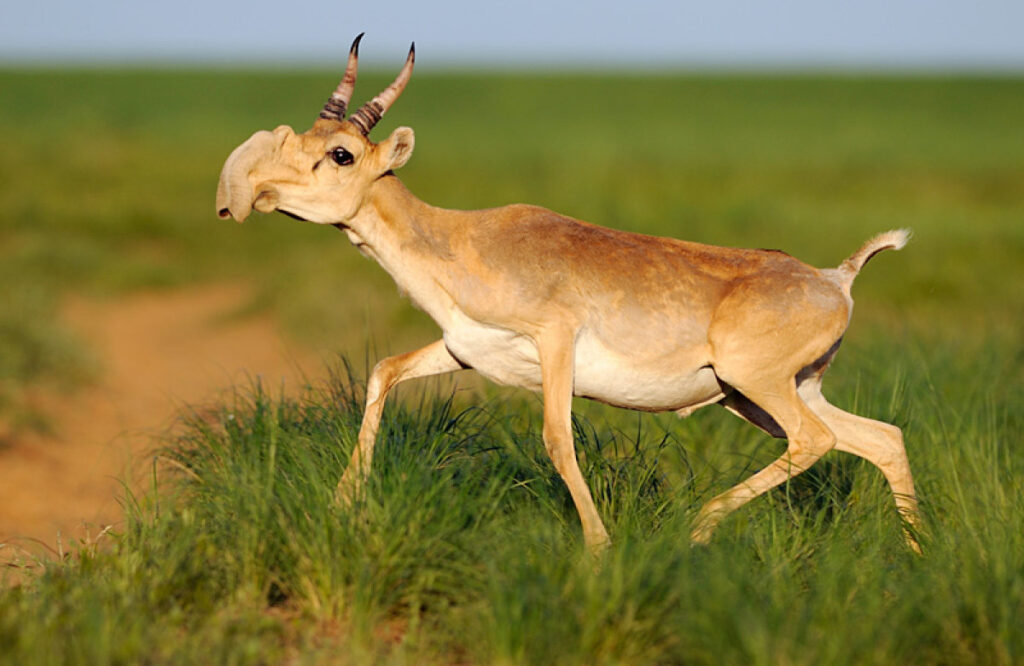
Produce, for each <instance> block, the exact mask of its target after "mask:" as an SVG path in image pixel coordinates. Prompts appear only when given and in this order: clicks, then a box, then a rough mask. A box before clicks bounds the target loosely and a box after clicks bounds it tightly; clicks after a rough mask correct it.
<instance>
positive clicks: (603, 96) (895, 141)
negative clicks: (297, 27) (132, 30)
mask: <svg viewBox="0 0 1024 666" xmlns="http://www.w3.org/2000/svg"><path fill="white" fill-rule="evenodd" d="M335 79H336V73H335V72H308V71H306V72H288V71H274V72H269V73H255V72H251V71H250V72H241V71H224V72H216V71H170V70H168V71H157V72H142V71H43V70H33V71H11V70H8V71H0V90H3V91H4V104H3V105H2V107H0V127H2V128H3V129H4V130H5V133H4V135H5V147H4V150H3V151H0V182H2V183H3V186H2V187H0V211H2V212H0V280H2V282H3V290H2V292H0V350H2V353H0V419H2V420H0V423H5V424H7V425H6V426H5V427H4V428H0V438H2V437H4V436H9V437H16V436H17V433H18V432H19V431H21V430H24V429H33V428H45V427H46V421H47V419H48V418H52V416H50V415H48V414H46V413H43V412H39V411H37V410H35V409H34V407H33V405H34V403H33V400H32V395H33V394H34V393H35V392H37V391H44V390H51V389H53V388H54V387H56V388H60V389H62V390H75V388H76V387H80V386H82V385H84V384H87V383H88V382H89V381H90V378H91V377H94V376H95V375H96V374H98V373H102V368H99V367H96V365H95V363H93V362H92V361H91V358H90V351H89V349H88V348H87V347H86V346H85V345H83V344H82V341H81V340H78V339H77V338H76V337H75V334H74V332H73V331H72V330H70V329H69V328H66V327H65V326H63V325H62V324H61V322H60V320H59V317H58V313H59V304H60V302H61V300H62V299H64V298H66V297H67V296H68V295H69V294H81V295H85V296H87V297H89V298H98V299H111V300H116V299H118V298H121V297H123V296H125V295H128V294H132V293H136V292H139V291H153V290H159V289H165V288H169V287H173V286H179V285H186V284H191V285H203V284H207V283H216V282H221V281H239V280H244V281H246V282H249V283H251V284H253V285H254V286H255V291H254V296H253V297H252V299H251V301H250V302H243V303H239V307H238V310H239V313H245V312H252V311H260V312H267V313H272V314H273V316H274V317H276V318H278V319H279V320H280V321H282V322H284V325H285V328H286V329H287V330H288V331H289V333H290V335H291V336H292V337H293V338H294V339H295V340H297V341H300V342H301V343H303V344H306V345H310V346H313V347H317V348H321V349H322V348H330V349H332V350H336V351H337V352H339V353H342V354H344V355H345V356H346V357H347V358H348V359H350V362H349V363H348V364H346V363H344V362H343V361H341V360H339V361H337V362H335V363H334V364H333V365H332V370H333V371H332V374H331V379H330V380H329V381H327V382H324V383H317V384H316V385H313V386H310V387H309V388H308V390H307V391H305V393H304V394H303V395H301V396H294V397H289V398H281V397H279V396H277V395H276V394H275V393H274V391H273V390H272V389H273V387H261V386H258V385H246V386H240V387H237V389H236V392H235V394H234V397H232V398H228V399H226V400H224V401H223V403H222V404H220V405H216V406H214V407H213V408H209V409H203V410H198V409H197V410H194V411H192V412H189V411H186V412H185V413H183V415H182V418H181V419H180V423H179V424H178V426H177V427H176V428H175V429H174V430H173V431H172V432H169V433H167V435H166V436H165V437H164V438H162V439H160V440H158V441H154V442H153V447H154V451H155V452H159V455H160V459H161V460H163V461H165V463H164V464H162V466H161V467H160V470H161V471H160V473H159V474H156V473H155V474H154V479H153V482H152V485H151V488H150V489H149V490H147V491H133V492H127V491H126V493H125V496H124V499H123V503H124V506H125V510H126V518H125V521H124V523H123V524H122V525H119V526H118V527H117V529H116V530H115V532H114V533H110V534H107V535H105V537H104V538H103V539H101V540H100V541H99V542H97V543H84V544H79V547H77V548H73V549H71V550H72V552H70V553H69V554H68V555H67V556H66V557H64V558H63V559H62V560H60V561H55V560H48V561H41V562H32V563H29V564H34V565H35V566H34V567H33V568H32V569H31V571H30V574H29V576H28V579H27V580H26V579H25V577H24V570H22V569H17V570H16V573H17V574H18V581H19V584H17V585H14V584H11V581H9V582H8V583H9V584H8V585H6V586H3V587H0V663H10V664H65V663H82V664H120V663H125V664H127V663H200V662H211V663H232V664H262V663H350V664H362V663H416V664H419V663H437V664H448V663H473V664H476V663H505V664H544V663H555V662H558V663H566V664H573V663H578V664H601V663H607V664H618V663H629V664H632V663H714V664H733V663H735V664H776V663H784V664H821V663H828V664H862V663H893V664H959V663H993V664H1014V663H1024V632H1022V631H1021V618H1022V617H1024V481H1022V479H1024V451H1022V449H1021V443H1022V442H1024V418H1022V411H1021V406H1022V398H1024V339H1022V331H1021V323H1022V319H1021V316H1022V315H1021V313H1022V312H1024V288H1022V286H1024V285H1022V281H1024V279H1022V268H1024V224H1022V220H1024V120H1022V119H1024V79H1020V78H1014V77H1006V78H982V77H963V78H949V77H938V76H934V77H910V76H892V77H864V76H854V75H849V76H833V77H826V76H811V75H788V76H770V75H759V76H752V75H739V74H736V75H727V74H721V75H714V76H712V75H697V74H687V75H669V74H662V75H656V76H655V75H648V76H640V75H624V74H623V75H615V76H597V75H581V74H575V75H560V74H545V75H536V74H529V75H528V74H514V73H504V74H501V75H496V76H492V75H484V74H473V75H470V74H442V73H427V74H422V75H420V74H417V75H416V76H415V77H414V80H413V83H412V84H411V85H410V87H409V89H408V90H407V91H406V93H405V94H404V95H403V97H402V99H401V100H400V102H399V103H398V104H397V105H396V106H395V107H394V109H393V110H392V111H391V112H390V113H389V115H388V117H387V118H386V119H385V120H384V121H383V122H382V124H381V126H380V127H379V128H378V129H377V130H376V131H375V136H376V137H378V138H380V137H383V136H386V133H387V132H388V131H390V130H391V129H392V128H394V127H396V126H398V125H410V126H412V127H413V128H415V129H416V132H417V147H416V153H415V155H414V156H413V158H412V161H411V162H410V164H409V165H408V166H406V167H405V168H404V169H403V170H402V172H401V173H400V175H401V176H402V178H403V180H404V182H405V183H406V184H407V185H408V186H409V187H410V189H412V191H413V192H415V193H417V194H418V195H419V196H421V197H422V198H423V199H425V200H426V201H428V202H430V203H433V204H436V205H442V206H449V207H456V208H476V207H486V206H494V205H500V204H503V203H510V202H515V201H524V202H530V203H536V204H541V205H544V206H547V207H549V208H552V209H555V210H558V211H560V212H563V213H567V214H569V215H573V216H575V217H578V218H582V219H586V220H589V221H593V222H597V223H600V224H604V225H607V226H613V227H617V228H622V229H629V230H635V231H641V232H645V233H652V234H659V235H671V236H677V237H682V238H687V239H690V240H697V241H702V242H708V243H715V244H720V245H736V246H748V247H769V248H780V249H784V250H786V251H787V252H790V253H791V254H794V255H795V256H797V257H799V258H801V259H803V260H805V261H808V262H809V263H812V264H815V265H818V266H834V265H836V264H838V262H839V261H841V260H842V259H843V258H845V257H846V256H847V255H848V254H849V253H850V252H851V251H852V250H853V249H855V248H856V247H857V246H858V245H859V244H860V243H861V242H862V241H863V240H864V239H866V238H867V237H869V236H870V235H872V234H874V233H877V232H879V231H882V230H885V229H890V228H896V227H910V228H912V229H913V230H914V233H915V236H914V239H913V240H912V241H911V243H910V245H909V246H908V247H907V248H905V249H904V250H903V251H901V252H899V253H886V254H884V255H880V256H879V257H877V258H876V259H874V260H873V261H872V263H871V264H870V265H869V266H868V267H867V268H866V269H865V270H864V272H863V273H862V274H861V276H860V278H859V279H858V281H857V283H856V285H855V287H854V298H855V299H856V300H857V307H856V309H855V313H854V318H853V324H852V326H851V328H850V330H849V332H848V334H847V337H846V340H845V341H844V345H843V349H842V350H841V351H840V353H839V356H838V359H837V362H836V363H835V365H834V366H833V368H832V369H831V370H830V373H829V376H828V378H827V379H826V384H825V386H826V394H827V395H828V396H829V398H830V399H831V400H832V401H833V402H834V403H836V404H837V405H839V406H841V407H843V408H846V409H850V410H852V411H856V412H858V413H860V414H864V415H867V416H871V417H873V418H879V419H882V420H886V421H889V422H893V423H896V424H897V425H899V426H901V427H902V428H904V433H905V437H906V442H907V449H908V453H909V456H910V460H911V466H912V468H913V470H914V473H915V478H916V480H917V485H918V490H919V494H920V496H921V500H922V506H923V511H924V514H925V517H926V530H925V533H924V534H923V535H922V539H923V542H924V550H925V553H924V556H923V557H917V556H915V555H913V554H912V553H910V552H909V551H908V550H907V549H906V548H905V547H904V546H903V544H902V542H901V540H900V526H899V520H898V517H897V516H896V513H895V510H894V509H893V506H892V501H891V496H890V495H889V494H888V490H887V488H886V487H885V484H884V481H883V479H882V478H881V475H880V474H879V473H878V472H877V470H875V469H874V468H871V467H869V466H868V465H867V464H865V463H863V462H862V461H859V460H855V459H853V458H850V457H848V456H845V455H843V454H840V453H832V454H830V455H829V456H827V457H826V458H825V460H824V461H822V463H820V464H819V465H818V466H817V467H815V468H814V469H812V470H811V471H809V472H808V473H806V474H804V475H802V476H801V477H799V478H797V479H795V480H794V481H792V482H791V483H789V484H787V485H786V486H784V487H782V488H779V489H778V490H776V491H774V492H772V493H771V494H770V495H769V496H767V497H765V498H761V499H759V500H757V501H755V502H753V503H751V504H750V505H748V506H747V507H745V508H744V509H742V510H740V511H739V512H737V513H736V514H734V515H733V516H731V517H730V518H728V519H727V520H726V521H725V523H723V525H722V527H721V528H720V531H719V532H718V533H716V535H715V538H714V539H713V541H712V543H711V544H710V545H709V546H707V547H700V548H692V547H691V546H690V544H689V543H688V539H687V534H688V532H689V524H690V521H691V520H692V518H693V517H694V515H695V513H696V510H697V509H698V508H699V506H700V505H701V504H702V503H703V502H704V501H706V500H707V499H709V498H710V497H712V496H713V495H715V494H716V493H718V492H721V491H722V490H724V489H725V488H727V487H729V486H731V485H732V484H733V483H735V482H737V481H738V480H739V479H741V478H744V477H745V476H747V475H749V474H750V473H752V471H753V470H756V469H758V468H760V467H761V466H763V465H764V464H766V463H767V462H769V461H770V460H772V459H773V458H775V457H776V456H777V455H778V454H779V452H780V451H781V449H782V445H781V443H780V442H779V441H777V440H772V439H770V438H768V437H767V436H765V435H762V434H760V433H759V432H757V431H755V430H754V429H753V428H752V427H750V426H748V425H746V424H744V423H742V422H740V421H739V420H737V419H735V418H734V417H732V416H730V415H728V414H727V413H726V412H725V411H724V410H721V409H719V408H717V407H709V408H707V409H704V410H702V411H700V412H698V413H697V414H695V415H693V416H692V417H690V418H689V419H686V420H683V421H680V420H678V419H677V418H675V417H674V416H671V415H653V416H652V415H642V416H638V415H636V414H633V413H627V412H623V411H619V410H614V409H611V408H605V407H602V406H600V405H594V404H591V403H584V402H579V403H577V404H576V415H577V421H576V430H577V438H578V449H579V452H580V457H581V464H582V466H583V468H584V474H585V476H586V477H587V479H588V482H589V484H590V486H591V488H592V490H593V491H594V494H595V499H596V501H597V503H598V507H599V510H600V511H601V512H602V515H603V517H604V519H605V521H606V524H607V525H608V527H609V531H610V532H611V535H612V538H613V545H612V547H611V549H610V551H609V552H608V553H607V554H606V556H605V557H604V558H603V559H602V560H601V561H600V562H595V561H594V560H592V559H591V558H589V557H588V556H587V555H586V553H585V552H584V549H583V546H582V538H581V534H580V530H579V526H578V522H577V519H576V516H575V511H574V510H573V508H572V503H571V501H570V500H569V498H568V493H567V492H566V490H565V489H564V487H563V485H562V484H561V481H560V480H559V479H558V477H557V475H556V473H555V471H554V469H553V468H552V466H551V465H550V463H549V462H548V461H547V460H546V454H545V453H544V449H543V445H542V443H541V442H540V434H539V428H540V426H539V411H538V407H539V401H538V399H537V398H536V397H534V396H532V395H530V394H527V393H523V392H519V391H514V390H511V389H502V388H496V387H491V386H487V385H485V384H483V383H481V382H477V381H474V380H473V379H471V378H469V377H457V386H458V387H459V388H457V389H456V388H454V386H456V384H452V383H450V382H447V381H426V382H420V383H413V384H411V385H409V386H407V387H403V388H402V389H400V390H399V392H398V393H399V399H398V400H397V401H395V403H394V404H392V405H390V406H389V408H388V410H387V411H386V412H385V417H384V427H383V430H382V436H381V443H380V445H379V447H378V451H379V455H378V458H377V459H376V460H375V463H374V470H373V475H372V483H371V488H370V489H369V492H368V495H367V498H366V500H365V502H363V503H361V504H360V505H358V506H356V507H354V508H353V509H342V508H340V507H338V506H337V505H335V504H334V503H332V502H331V492H332V490H333V487H334V484H335V483H336V482H337V479H338V477H339V476H340V474H341V472H342V470H343V468H344V465H345V461H346V460H347V455H348V453H349V452H350V451H351V448H352V446H353V442H354V438H355V431H356V429H357V427H358V420H359V416H360V412H361V404H360V401H361V393H362V387H361V379H362V378H363V377H365V374H366V372H365V368H366V367H367V365H368V363H370V362H371V361H372V360H373V359H375V358H378V357H380V356H382V355H385V354H387V353H391V352H397V351H403V350H406V349H409V348H412V347H413V346H414V345H417V344H422V343H425V342H428V341H430V340H432V339H433V338H434V337H435V336H436V334H437V333H436V330H435V329H434V328H433V325H432V324H431V323H430V322H429V321H428V320H427V319H426V318H425V317H424V315H422V314H421V313H419V312H417V311H416V310H414V309H413V308H412V307H411V306H410V305H409V304H408V303H407V302H406V301H404V300H402V299H401V298H400V297H399V296H398V295H397V293H396V290H395V288H394V287H393V285H391V283H390V281H389V278H388V277H387V276H386V275H385V274H384V273H383V271H381V270H380V269H379V268H378V267H376V266H375V265H372V264H371V263H369V262H367V261H366V260H365V259H363V258H362V257H360V256H359V255H358V253H356V252H355V251H354V250H353V249H352V248H350V247H349V246H348V243H347V241H345V239H344V238H343V237H341V236H340V235H338V234H337V233H336V232H333V231H332V230H330V229H324V228H316V227H313V226H312V225H302V224H299V223H296V222H294V221H292V220H290V219H287V218H285V217H283V216H280V215H273V216H256V217H255V218H253V219H252V220H251V221H249V222H246V224H244V225H241V226H239V225H235V224H232V223H226V222H222V221H219V220H217V219H216V218H215V216H214V214H213V207H214V206H213V194H214V189H215V185H216V178H217V173H218V171H219V169H220V166H221V164H222V162H223V159H224V158H225V157H226V155H227V154H228V152H230V150H231V149H232V148H233V147H234V146H235V145H237V144H238V143H240V142H241V141H242V140H244V139H245V138H246V137H248V136H249V134H251V133H252V132H253V131H255V130H256V129H270V128H273V127H274V126H276V125H278V124H282V123H285V124H291V125H292V126H293V127H295V128H296V129H299V130H301V129H304V128H306V127H308V125H309V124H310V123H311V121H312V119H313V117H314V116H315V114H316V112H317V111H318V109H319V108H320V105H321V104H322V102H323V101H324V99H325V97H326V95H327V94H328V93H329V91H330V90H331V89H333V86H334V85H335V83H336V80H335ZM385 83H386V80H385V79H384V78H381V77H379V76H372V75H364V77H363V80H361V82H360V87H359V89H358V90H357V92H356V99H357V100H362V99H364V98H365V96H367V95H368V94H371V93H370V91H376V90H378V89H380V87H382V86H383V85H384V84H385ZM0 446H2V444H0ZM166 461H169V462H166ZM2 575H3V574H0V576H2Z"/></svg>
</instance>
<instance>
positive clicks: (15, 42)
mask: <svg viewBox="0 0 1024 666" xmlns="http://www.w3.org/2000/svg"><path fill="white" fill-rule="evenodd" d="M363 31H365V32H366V33H367V35H366V38H365V39H364V40H363V46H362V49H361V52H360V53H361V56H362V57H363V60H364V61H368V62H372V63H376V64H388V65H390V64H393V63H396V62H397V63H400V62H401V61H402V59H403V57H404V54H405V51H406V49H408V44H409V42H411V41H413V40H415V41H416V45H417V63H416V64H417V67H418V68H433V67H438V68H475V67H491V66H513V67H517V66H525V67H545V66H554V67H559V66H561V67H583V68H591V67H592V68H601V69H606V68H616V67H622V68H648V67H656V68H701V67H799V68H818V69H820V68H857V69H886V68H899V69H944V70H948V69H975V70H977V69H981V70H991V69H996V70H1011V71H1024V0H764V1H757V2H754V1H742V0H704V1H703V2H699V3H697V2H689V1H677V2H670V1H668V0H592V1H590V2H584V1H582V0H581V1H577V2H572V1H569V0H515V1H514V2H487V1H486V0H418V1H415V0H393V1H390V2H372V1H370V0H363V2H353V1H352V0H332V1H330V2H321V1H319V0H316V1H306V2H285V1H283V0H248V1H242V0H161V1H159V2H156V1H153V0H46V1H44V2H34V1H32V0H9V1H8V2H5V3H4V5H3V7H2V8H0V65H2V64H5V63H6V64H12V63H24V62H30V63H31V62H37V63H38V62H42V63H83V64H87V63H93V62H101V63H110V62H115V63H132V62H137V63H172V64H173V63H186V64H203V63H210V64H247V63H251V64H258V65H266V64H279V65H294V64H317V65H319V64H324V65H327V64H334V63H336V62H338V60H339V59H342V58H343V57H344V55H345V53H346V52H347V49H348V45H349V44H350V43H351V41H352V39H353V37H355V35H356V34H358V33H360V32H363Z"/></svg>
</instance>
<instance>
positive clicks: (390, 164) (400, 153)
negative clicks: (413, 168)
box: [378, 127, 416, 171]
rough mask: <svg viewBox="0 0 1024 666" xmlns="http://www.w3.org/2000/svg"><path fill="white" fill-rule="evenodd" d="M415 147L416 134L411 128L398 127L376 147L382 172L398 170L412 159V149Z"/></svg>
mask: <svg viewBox="0 0 1024 666" xmlns="http://www.w3.org/2000/svg"><path fill="white" fill-rule="evenodd" d="M415 145H416V134H415V133H414V132H413V131H412V128H411V127H399V128H397V129H395V131H394V132H392V133H391V136H389V137H388V138H387V139H385V140H384V141H383V142H381V144H380V145H379V147H378V150H379V151H380V153H379V154H380V155H381V160H382V164H381V166H382V167H383V168H384V171H388V170H391V169H398V168H400V167H402V166H404V165H405V163H406V162H408V161H409V158H410V157H412V149H413V147H414V146H415Z"/></svg>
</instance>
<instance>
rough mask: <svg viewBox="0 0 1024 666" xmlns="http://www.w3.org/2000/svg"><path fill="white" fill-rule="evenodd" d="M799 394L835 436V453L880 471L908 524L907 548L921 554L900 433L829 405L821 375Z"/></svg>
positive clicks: (918, 520) (914, 501) (914, 498)
mask: <svg viewBox="0 0 1024 666" xmlns="http://www.w3.org/2000/svg"><path fill="white" fill-rule="evenodd" d="M799 392H800V394H801V395H802V396H803V398H804V400H805V401H806V402H807V405H808V406H809V407H810V408H811V409H812V410H814V412H815V413H816V414H817V415H818V416H820V417H821V418H822V419H823V420H824V421H825V423H827V424H828V427H829V428H830V429H831V430H832V432H834V433H835V435H836V440H837V441H836V448H837V449H838V450H840V451H846V452H847V453H852V454H854V455H856V456H860V457H861V458H864V459H865V460H867V461H868V462H870V463H871V464H873V465H874V466H875V467H877V468H878V469H879V470H881V472H882V474H883V475H884V476H885V479H886V481H888V482H889V487H890V488H891V489H892V493H893V497H894V498H895V500H896V508H897V509H898V510H899V512H900V515H901V516H902V517H903V518H904V520H906V522H907V528H908V529H905V530H904V537H905V538H906V540H907V545H908V546H910V548H911V549H913V550H914V551H916V552H918V553H920V552H921V546H920V544H919V543H918V542H917V539H916V538H915V536H914V532H915V530H916V529H919V528H920V526H921V515H920V512H919V511H918V507H917V495H916V494H915V493H914V479H913V477H912V476H911V473H910V463H909V461H908V460H907V451H906V449H905V448H904V446H903V432H902V431H901V430H900V429H899V428H897V427H896V426H894V425H890V424H888V423H882V422H881V421H875V420H872V419H869V418H865V417H863V416H857V415H856V414H851V413H849V412H845V411H843V410H841V409H839V408H838V407H835V406H834V405H831V404H829V402H828V401H826V400H825V397H824V396H823V395H822V394H821V378H820V376H818V377H814V378H811V379H810V380H808V381H807V382H805V383H804V384H801V386H800V389H799Z"/></svg>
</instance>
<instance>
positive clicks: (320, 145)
mask: <svg viewBox="0 0 1024 666" xmlns="http://www.w3.org/2000/svg"><path fill="white" fill-rule="evenodd" d="M362 37H363V36H362V35H359V36H358V37H356V39H355V41H354V42H352V48H351V49H350V50H349V56H348V65H347V67H346V68H345V75H344V76H343V77H342V79H341V83H339V84H338V87H337V89H336V90H335V91H334V92H333V93H332V94H331V97H330V99H329V100H327V103H326V104H325V105H324V108H323V110H322V111H321V112H320V116H319V117H318V118H317V119H316V122H314V123H313V127H312V128H310V129H309V130H308V131H307V132H305V133H303V134H296V133H295V131H294V130H293V129H292V128H291V127H288V126H287V125H281V126H280V127H278V128H277V129H275V130H273V131H270V132H268V131H266V130H262V131H259V132H256V133H255V134H253V135H252V136H251V137H250V138H249V139H248V140H247V141H246V142H245V143H243V144H242V145H240V146H239V147H238V148H236V149H235V150H234V151H233V152H232V153H231V155H230V156H229V157H228V159H227V162H225V163H224V168H223V169H222V170H221V173H220V183H219V184H218V186H217V215H218V216H220V217H221V218H224V219H227V218H229V217H233V218H234V219H235V220H237V221H239V222H242V221H243V220H245V218H247V217H248V216H249V213H251V212H252V210H253V209H256V210H258V211H260V212H262V213H270V212H273V211H275V210H278V211H281V212H282V213H285V214H286V215H290V216H291V217H295V218H298V219H301V220H306V221H309V222H315V223H318V224H339V225H345V224H346V223H347V222H348V220H350V219H351V218H352V217H353V216H355V215H356V214H357V213H358V211H359V209H360V207H361V206H362V204H363V201H364V200H365V197H366V193H367V191H368V189H369V187H370V185H371V184H372V183H373V182H374V181H375V180H377V179H378V178H380V177H381V176H382V175H384V174H386V173H388V172H390V171H391V170H393V169H397V168H399V167H401V166H402V165H404V164H405V163H406V162H407V161H408V160H409V157H410V156H411V155H412V150H413V145H414V135H413V131H412V129H410V128H408V127H399V128H398V129H396V130H395V131H394V132H392V133H391V136H389V137H388V138H387V139H385V140H384V141H382V142H380V143H374V142H373V141H371V140H370V138H369V134H370V130H371V129H373V126H374V125H376V124H377V122H378V121H379V120H380V119H381V117H382V116H383V115H384V114H385V113H386V112H387V110H388V108H390V107H391V105H392V104H393V103H394V102H395V100H396V99H398V96H399V95H401V94H402V90H404V89H405V86H406V84H407V83H408V82H409V78H410V77H411V76H412V68H413V62H414V60H415V56H416V46H415V44H413V46H412V47H411V48H410V49H409V56H408V57H407V58H406V61H405V66H404V67H402V71H401V72H399V74H398V77H397V78H395V80H394V82H393V83H392V84H391V85H389V86H388V87H387V88H386V89H385V90H384V92H382V93H380V94H379V95H377V96H376V97H374V98H373V99H372V100H370V101H369V102H367V103H366V104H364V105H363V106H362V107H361V108H359V109H358V110H357V111H356V112H355V113H353V114H352V115H351V116H348V117H347V118H346V117H345V114H346V112H347V109H348V103H349V100H350V98H351V97H352V91H353V89H354V87H355V82H356V70H357V68H358V64H359V40H360V39H362Z"/></svg>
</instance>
